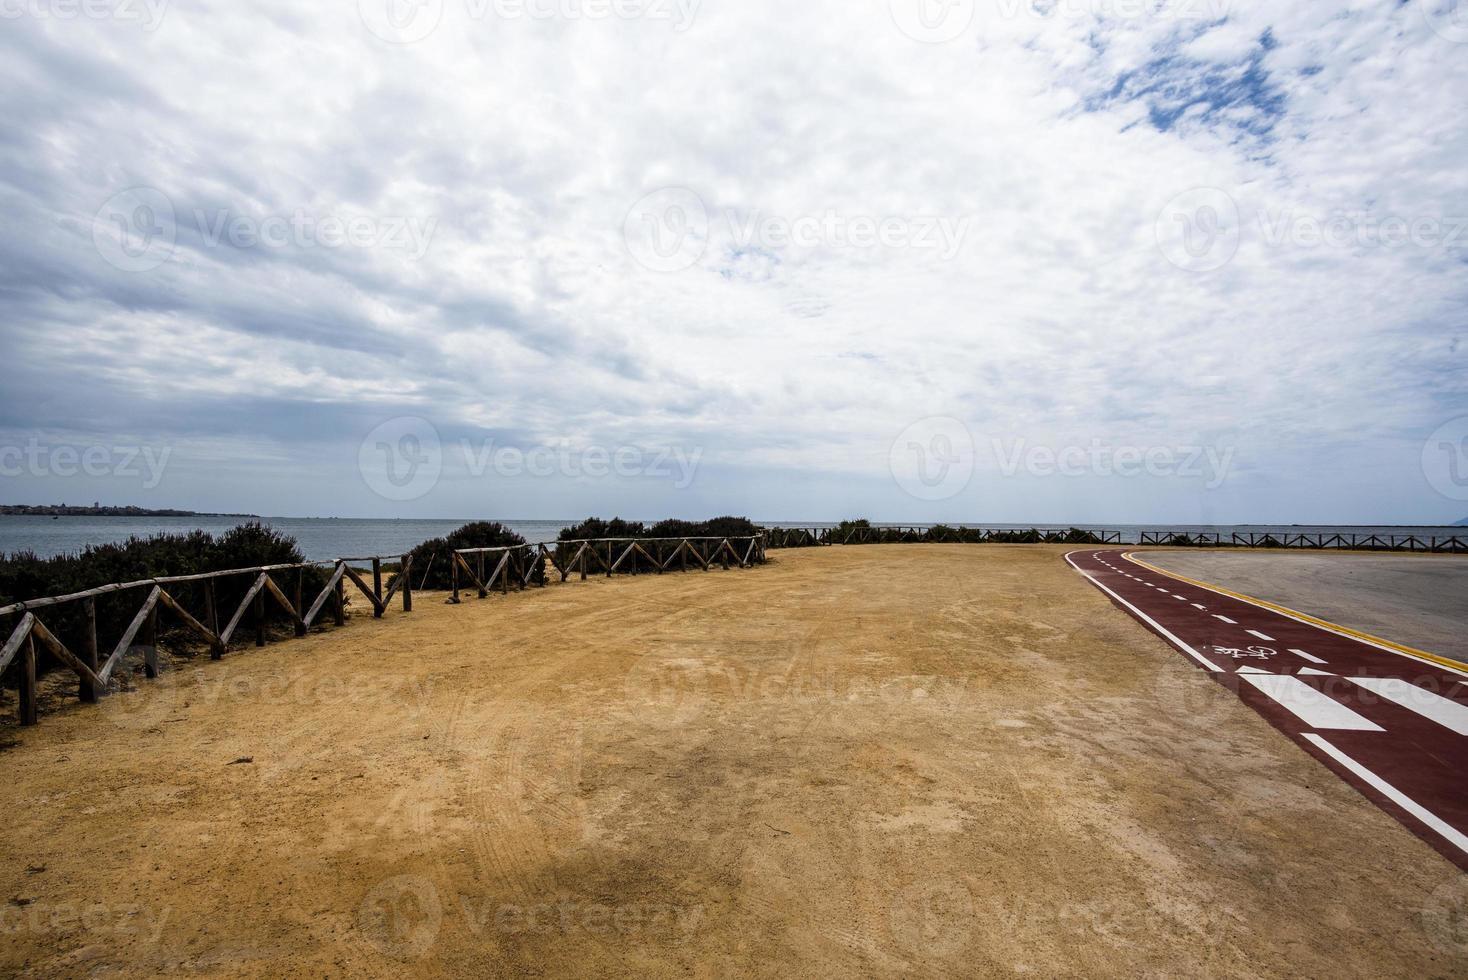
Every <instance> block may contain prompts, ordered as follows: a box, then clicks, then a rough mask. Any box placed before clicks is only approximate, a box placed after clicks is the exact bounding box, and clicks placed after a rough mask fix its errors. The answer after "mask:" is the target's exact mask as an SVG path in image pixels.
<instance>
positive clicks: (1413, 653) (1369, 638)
mask: <svg viewBox="0 0 1468 980" xmlns="http://www.w3.org/2000/svg"><path fill="white" fill-rule="evenodd" d="M1124 557H1125V558H1126V560H1127V561H1129V562H1131V563H1132V564H1134V565H1140V566H1142V567H1143V568H1145V569H1147V570H1149V571H1152V572H1156V573H1157V574H1158V575H1166V576H1168V577H1169V578H1174V579H1177V580H1178V581H1179V582H1187V583H1188V584H1189V585H1196V586H1197V587H1198V588H1200V589H1207V590H1209V591H1210V592H1217V593H1219V594H1220V595H1226V596H1228V597H1229V598H1231V599H1238V600H1239V601H1241V602H1247V603H1249V604H1250V605H1254V606H1259V607H1260V608H1263V609H1268V610H1270V611H1271V612H1277V613H1279V614H1280V615H1282V616H1288V617H1290V618H1291V619H1298V620H1299V621H1300V622H1302V623H1309V624H1310V625H1311V626H1319V627H1320V628H1321V629H1327V630H1330V631H1331V632H1333V633H1340V634H1341V635H1343V636H1349V637H1351V638H1352V639H1355V640H1361V641H1362V642H1364V643H1370V644H1371V645H1373V646H1378V647H1383V648H1385V649H1387V650H1391V651H1393V652H1396V653H1401V654H1405V655H1407V656H1409V657H1417V658H1418V659H1420V660H1426V661H1428V662H1429V663H1434V664H1437V665H1438V666H1440V667H1449V668H1451V669H1453V670H1463V671H1468V664H1465V663H1463V662H1461V661H1458V660H1452V659H1450V658H1448V657H1440V656H1438V655H1437V654H1435V653H1428V652H1427V651H1426V650H1418V649H1417V648H1416V647H1409V646H1404V645H1402V644H1400V643H1393V642H1392V641H1391V640H1384V639H1382V638H1381V637H1379V636H1373V635H1371V634H1370V633H1363V632H1361V631H1360V630H1353V629H1351V628H1350V627H1349V626H1342V625H1340V624H1339V623H1332V622H1330V621H1329V620H1326V619H1320V618H1318V617H1316V616H1311V615H1309V614H1308V613H1302V612H1300V611H1299V610H1297V609H1291V608H1289V607H1288V606H1281V605H1279V604H1278V603H1273V602H1268V601H1266V600H1264V599H1257V598H1255V597H1254V596H1251V595H1244V594H1243V593H1242V592H1231V591H1229V590H1228V589H1225V588H1223V587H1222V586H1218V585H1214V584H1213V583H1212V582H1200V581H1198V580H1197V579H1193V578H1188V577H1187V576H1186V575H1179V574H1178V573H1177V572H1170V571H1168V570H1167V569H1165V568H1158V567H1157V566H1156V565H1153V564H1152V563H1150V562H1146V561H1143V560H1142V559H1140V558H1138V557H1137V556H1136V554H1135V553H1131V554H1127V555H1125V556H1124Z"/></svg>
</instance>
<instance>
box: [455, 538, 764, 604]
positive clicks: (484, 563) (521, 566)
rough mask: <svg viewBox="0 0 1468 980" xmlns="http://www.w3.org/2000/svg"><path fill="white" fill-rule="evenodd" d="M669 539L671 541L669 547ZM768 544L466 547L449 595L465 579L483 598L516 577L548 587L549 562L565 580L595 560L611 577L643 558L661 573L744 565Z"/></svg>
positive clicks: (682, 541)
mask: <svg viewBox="0 0 1468 980" xmlns="http://www.w3.org/2000/svg"><path fill="white" fill-rule="evenodd" d="M669 544H672V545H673V547H672V548H671V551H670V550H669V548H668V545H669ZM603 545H604V546H605V547H606V555H605V557H603V555H602V546H603ZM765 548H766V542H765V537H764V535H759V534H756V535H752V536H750V537H733V538H597V539H594V540H585V541H558V542H556V543H555V548H554V549H552V548H549V547H547V546H546V545H544V544H525V545H519V546H517V547H513V548H463V549H460V550H458V551H455V552H454V566H453V575H454V578H453V584H454V588H453V592H454V594H453V598H452V599H451V600H450V601H451V602H459V601H460V592H461V591H462V589H461V583H462V582H465V581H467V582H468V583H469V584H470V585H473V587H474V589H475V590H476V591H477V592H478V593H479V598H481V599H483V598H485V597H486V596H487V595H489V593H490V591H491V590H493V589H494V588H496V583H498V588H499V590H500V591H501V592H502V593H508V592H509V591H510V587H511V584H512V583H513V584H514V586H515V587H516V588H520V589H525V588H529V587H530V586H531V585H532V584H533V585H536V586H539V587H541V588H544V587H545V584H546V568H547V566H551V567H554V568H555V570H556V572H557V573H559V574H560V576H561V581H562V582H565V581H566V580H567V579H569V578H570V577H571V576H572V575H575V574H580V576H581V581H583V582H584V581H586V579H587V577H588V575H589V573H590V571H591V565H592V563H593V562H595V563H596V565H597V566H598V570H599V571H605V572H606V574H607V577H608V578H611V577H612V576H613V575H616V574H617V572H618V570H620V569H622V568H626V569H627V573H628V574H631V575H638V574H640V573H641V572H642V568H641V561H645V562H646V563H647V565H648V568H649V570H650V571H652V572H655V573H656V574H658V575H662V574H663V573H664V572H667V571H670V570H672V568H673V565H674V563H675V562H676V563H677V565H678V571H681V572H686V571H688V560H689V558H690V557H691V558H692V559H693V561H694V563H695V564H696V565H697V566H698V567H699V568H702V569H703V570H704V571H705V572H706V571H708V570H709V569H710V567H712V566H713V565H714V564H716V563H717V564H719V565H721V566H722V567H723V568H724V569H725V570H726V571H727V570H728V569H729V567H730V561H731V560H732V561H733V562H734V563H735V564H737V565H738V566H739V567H740V568H749V567H750V566H751V565H755V564H760V563H762V562H764V560H765ZM741 549H742V551H743V553H742V554H741V553H740V552H741ZM619 551H620V554H618V552H619ZM471 559H472V560H473V564H472V565H471V564H470V561H471ZM496 559H498V561H496ZM491 563H493V567H492V569H491V570H490V572H489V574H488V575H486V574H485V569H486V568H490V567H491Z"/></svg>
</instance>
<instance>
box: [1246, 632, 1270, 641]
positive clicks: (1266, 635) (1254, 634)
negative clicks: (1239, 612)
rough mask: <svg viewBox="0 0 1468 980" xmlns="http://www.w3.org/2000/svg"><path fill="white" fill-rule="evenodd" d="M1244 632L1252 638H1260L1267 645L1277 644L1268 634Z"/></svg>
mask: <svg viewBox="0 0 1468 980" xmlns="http://www.w3.org/2000/svg"><path fill="white" fill-rule="evenodd" d="M1244 632H1245V633H1248V634H1249V635H1250V636H1253V637H1258V638H1259V639H1261V640H1263V641H1264V642H1265V643H1273V642H1275V639H1274V637H1272V636H1270V635H1269V634H1267V633H1261V632H1259V631H1258V630H1244Z"/></svg>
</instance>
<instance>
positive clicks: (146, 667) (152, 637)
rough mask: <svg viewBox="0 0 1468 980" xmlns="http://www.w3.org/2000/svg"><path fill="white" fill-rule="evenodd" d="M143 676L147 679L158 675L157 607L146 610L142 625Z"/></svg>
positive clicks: (152, 678) (155, 677) (154, 678)
mask: <svg viewBox="0 0 1468 980" xmlns="http://www.w3.org/2000/svg"><path fill="white" fill-rule="evenodd" d="M143 676H144V677H146V678H148V679H149V680H156V679H157V677H158V607H157V606H156V605H155V606H154V607H153V608H152V609H151V610H149V612H148V618H147V620H146V621H145V624H144V626H143Z"/></svg>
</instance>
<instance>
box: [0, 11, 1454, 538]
mask: <svg viewBox="0 0 1468 980" xmlns="http://www.w3.org/2000/svg"><path fill="white" fill-rule="evenodd" d="M1465 159H1468V0H1456V2H1455V0H1407V2H1396V0H1379V2H1377V0H1372V2H1367V0H1361V2H1341V0H1313V2H1310V3H1297V4H1295V3H1292V4H1281V3H1253V4H1246V3H1242V2H1228V0H1170V2H1166V3H1156V2H1151V0H1105V2H1101V0H1074V2H1064V0H1033V2H1021V0H844V2H840V3H837V2H834V0H831V2H826V0H810V2H805V3H799V4H791V3H788V2H780V3H777V2H773V0H770V2H767V0H361V2H357V0H332V2H323V3H319V4H300V3H285V2H275V0H258V2H252V3H248V4H244V3H239V2H237V0H227V2H226V0H172V2H167V0H0V164H3V165H0V220H3V223H4V228H5V234H4V235H3V237H0V249H3V255H0V352H3V358H0V364H3V368H0V502H3V503H56V502H63V501H64V502H67V503H91V502H94V501H97V502H101V503H104V504H119V505H120V504H136V505H141V506H147V507H181V508H189V509H195V510H204V511H222V512H231V513H232V512H247V513H259V514H266V515H272V516H343V517H405V518H407V517H412V518H421V517H464V518H477V517H499V518H519V519H525V518H548V519H549V518H574V517H581V516H586V515H590V514H596V515H600V516H612V515H621V516H625V517H635V518H640V519H656V518H662V517H668V516H678V517H689V518H696V517H707V516H712V515H715V514H729V513H732V514H740V515H747V516H750V517H753V518H756V519H763V520H836V519H841V518H849V517H858V516H864V517H868V518H871V519H874V520H881V521H912V522H938V521H948V522H971V523H1000V522H1003V523H1026V522H1036V523H1179V524H1182V523H1189V524H1190V523H1351V524H1356V523H1373V524H1392V523H1402V524H1435V523H1451V522H1454V521H1458V520H1461V519H1463V518H1465V517H1468V342H1465V334H1468V328H1465V325H1468V268H1465V263H1468V167H1465V165H1464V161H1465Z"/></svg>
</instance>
